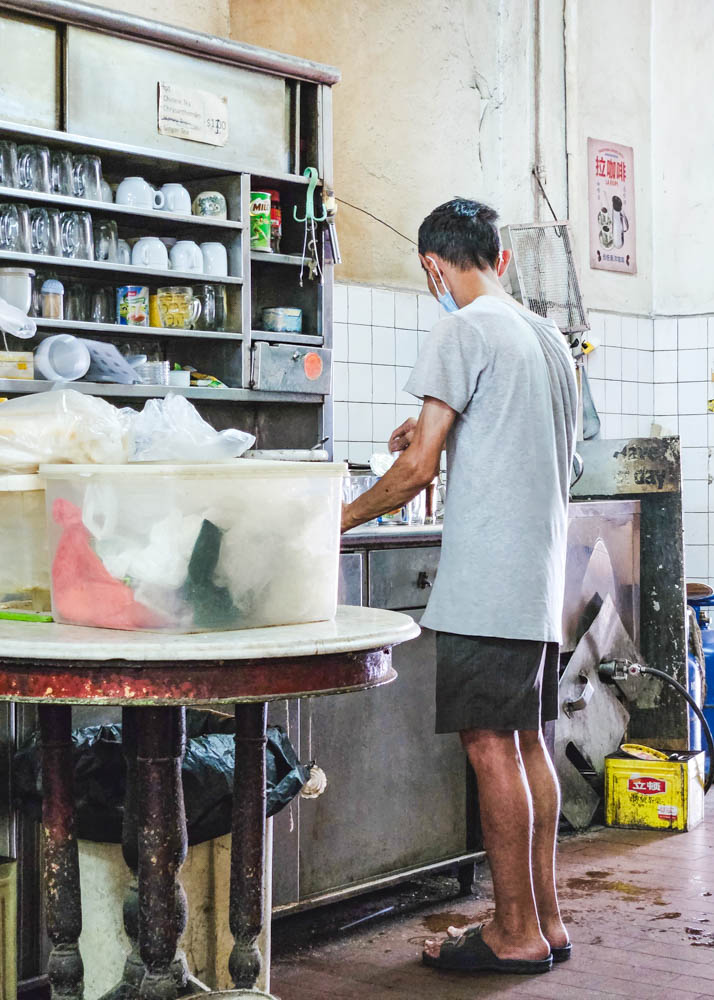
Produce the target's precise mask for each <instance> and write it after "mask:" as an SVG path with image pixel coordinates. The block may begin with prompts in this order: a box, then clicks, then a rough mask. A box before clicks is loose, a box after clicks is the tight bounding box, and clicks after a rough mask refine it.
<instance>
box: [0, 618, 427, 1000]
mask: <svg viewBox="0 0 714 1000" xmlns="http://www.w3.org/2000/svg"><path fill="white" fill-rule="evenodd" d="M418 634H419V627H418V626H417V625H416V624H415V623H414V621H413V620H412V619H411V618H409V617H408V616H407V615H402V614H398V613H396V612H393V611H382V610H378V609H373V608H360V607H340V608H339V609H338V612H337V616H336V617H335V619H334V620H333V621H328V622H316V623H312V624H307V625H287V626H279V627H273V628H258V629H246V630H242V631H234V632H210V633H199V634H194V635H167V634H162V633H149V632H123V631H115V630H108V629H93V628H81V627H78V626H71V625H58V624H46V623H42V624H40V623H29V622H7V621H0V701H22V702H32V703H36V704H38V706H39V707H38V713H39V720H40V734H41V741H42V781H43V808H42V823H43V828H44V882H45V906H46V912H47V929H48V933H49V936H50V940H51V942H52V951H51V953H50V958H49V962H48V976H49V980H50V986H51V990H52V997H53V1000H60V998H61V1000H80V998H81V997H82V995H83V974H84V973H83V965H82V959H81V956H80V953H79V945H78V940H79V936H80V933H81V929H82V905H81V895H80V884H79V862H78V852H77V840H76V833H75V812H74V786H73V763H72V742H71V730H72V705H81V704H85V705H86V704H97V705H121V706H122V709H123V716H122V723H123V750H124V756H125V758H126V799H125V803H124V820H123V831H122V849H123V854H124V859H125V861H126V863H127V865H128V866H129V868H130V870H131V872H132V874H133V876H134V879H133V881H132V885H131V886H130V888H129V892H128V894H127V898H126V900H125V903H124V929H125V931H126V933H127V936H128V938H129V941H130V943H131V952H130V954H129V956H128V957H127V960H126V965H125V968H124V974H123V977H122V981H121V982H120V983H119V984H118V985H117V986H116V987H115V988H114V989H113V990H112V991H110V993H109V994H107V995H106V1000H109V998H110V997H111V1000H173V998H174V997H177V996H181V995H188V994H191V993H195V992H196V988H197V986H198V987H199V988H201V987H202V984H200V983H198V982H197V980H195V979H194V978H193V977H192V976H191V974H190V972H189V969H188V967H187V964H186V959H185V956H184V955H183V954H182V953H181V952H180V951H179V950H178V942H179V940H180V938H181V935H182V934H183V931H184V929H185V926H186V920H187V905H186V897H185V894H184V891H183V888H182V887H181V884H180V882H179V880H178V873H179V870H180V868H181V865H182V864H183V862H184V860H185V857H186V849H187V837H186V815H185V809H184V802H183V789H182V784H181V763H182V760H183V755H184V750H185V742H186V729H185V706H192V705H207V704H232V705H234V706H235V723H236V748H235V752H236V756H235V775H234V790H233V823H232V844H231V879H230V883H231V884H230V913H229V918H230V920H229V922H230V928H231V933H232V934H233V937H234V940H235V944H234V947H233V951H232V953H231V956H230V960H229V968H230V973H231V978H232V979H233V982H234V984H235V986H236V988H244V989H245V988H247V989H250V988H252V987H254V986H255V985H256V984H257V982H258V980H259V978H260V975H261V969H262V956H261V954H260V950H259V948H258V945H257V942H258V938H259V937H260V935H261V932H262V929H263V924H264V921H265V919H266V914H265V912H264V909H265V904H264V894H263V881H264V879H263V871H264V864H265V746H266V723H267V702H268V701H272V700H276V699H285V698H300V697H305V696H316V695H330V694H338V693H344V692H350V691H361V690H365V689H367V688H372V687H377V686H379V685H381V684H387V683H389V682H390V681H392V680H394V679H395V678H396V673H395V671H394V670H393V668H392V663H391V650H392V646H395V645H397V644H398V643H401V642H406V641H407V640H409V639H413V638H415V637H416V636H417V635H418ZM203 989H205V987H203Z"/></svg>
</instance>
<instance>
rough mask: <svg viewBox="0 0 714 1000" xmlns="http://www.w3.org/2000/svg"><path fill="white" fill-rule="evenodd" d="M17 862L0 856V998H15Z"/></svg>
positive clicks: (14, 999)
mask: <svg viewBox="0 0 714 1000" xmlns="http://www.w3.org/2000/svg"><path fill="white" fill-rule="evenodd" d="M16 942H17V863H16V862H15V861H9V860H8V859H7V858H0V1000H16V998H17V944H16Z"/></svg>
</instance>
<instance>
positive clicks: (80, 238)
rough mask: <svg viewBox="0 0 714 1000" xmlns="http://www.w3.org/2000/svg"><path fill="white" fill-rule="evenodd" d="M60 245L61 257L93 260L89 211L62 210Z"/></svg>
mask: <svg viewBox="0 0 714 1000" xmlns="http://www.w3.org/2000/svg"><path fill="white" fill-rule="evenodd" d="M60 245H61V249H62V256H63V257H74V258H76V259H79V260H94V235H93V228H92V216H91V215H90V214H89V212H62V213H61V215H60Z"/></svg>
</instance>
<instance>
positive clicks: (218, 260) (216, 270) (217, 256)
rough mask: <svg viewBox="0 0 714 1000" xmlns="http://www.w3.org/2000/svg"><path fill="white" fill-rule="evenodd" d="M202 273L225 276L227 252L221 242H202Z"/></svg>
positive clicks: (219, 276)
mask: <svg viewBox="0 0 714 1000" xmlns="http://www.w3.org/2000/svg"><path fill="white" fill-rule="evenodd" d="M201 256H202V257H203V271H204V274H213V275H215V276H216V277H218V278H225V277H226V275H227V274H228V253H227V251H226V248H225V247H224V246H223V244H222V243H202V244H201Z"/></svg>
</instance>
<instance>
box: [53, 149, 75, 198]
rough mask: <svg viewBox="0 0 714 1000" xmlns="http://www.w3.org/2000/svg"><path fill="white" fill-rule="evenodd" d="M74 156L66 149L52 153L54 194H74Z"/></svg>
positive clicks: (54, 150)
mask: <svg viewBox="0 0 714 1000" xmlns="http://www.w3.org/2000/svg"><path fill="white" fill-rule="evenodd" d="M72 168H73V163H72V154H71V153H70V152H69V150H66V149H53V150H52V151H51V152H50V190H51V192H52V193H53V194H63V195H67V196H71V195H73V194H74V187H73V179H72Z"/></svg>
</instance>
